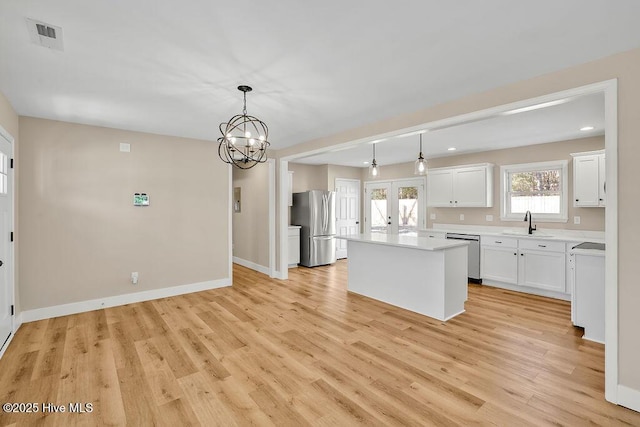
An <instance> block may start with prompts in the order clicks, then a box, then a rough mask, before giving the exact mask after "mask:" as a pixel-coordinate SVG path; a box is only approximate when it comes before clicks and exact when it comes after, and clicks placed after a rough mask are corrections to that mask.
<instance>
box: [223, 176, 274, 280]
mask: <svg viewBox="0 0 640 427" xmlns="http://www.w3.org/2000/svg"><path fill="white" fill-rule="evenodd" d="M233 187H234V188H236V187H240V189H241V202H242V203H241V212H234V213H233V215H232V220H233V256H234V257H238V258H241V259H243V260H246V261H250V262H253V263H255V264H258V265H261V266H263V267H265V268H268V267H269V166H268V165H267V164H261V165H256V166H254V167H253V168H251V169H246V170H245V169H238V168H233Z"/></svg>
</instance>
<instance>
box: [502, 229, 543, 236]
mask: <svg viewBox="0 0 640 427" xmlns="http://www.w3.org/2000/svg"><path fill="white" fill-rule="evenodd" d="M502 234H504V235H506V236H521V237H552V236H551V234H548V233H542V232H540V231H534V232H533V234H529V233H527V230H504V231H503V232H502Z"/></svg>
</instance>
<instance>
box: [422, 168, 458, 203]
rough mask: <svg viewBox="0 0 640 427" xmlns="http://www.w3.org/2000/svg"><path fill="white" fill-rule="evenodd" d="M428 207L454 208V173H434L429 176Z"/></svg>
mask: <svg viewBox="0 0 640 427" xmlns="http://www.w3.org/2000/svg"><path fill="white" fill-rule="evenodd" d="M427 206H440V207H443V206H453V171H452V170H444V171H433V172H431V171H430V172H429V174H428V175H427Z"/></svg>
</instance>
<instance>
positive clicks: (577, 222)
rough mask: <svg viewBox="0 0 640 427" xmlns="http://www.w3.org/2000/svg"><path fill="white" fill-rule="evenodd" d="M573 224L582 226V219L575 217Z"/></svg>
mask: <svg viewBox="0 0 640 427" xmlns="http://www.w3.org/2000/svg"><path fill="white" fill-rule="evenodd" d="M573 223H574V224H575V225H580V217H579V216H574V217H573Z"/></svg>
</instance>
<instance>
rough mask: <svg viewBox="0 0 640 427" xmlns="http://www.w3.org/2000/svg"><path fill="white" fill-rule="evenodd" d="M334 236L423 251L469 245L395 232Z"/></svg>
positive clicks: (458, 241) (457, 241)
mask: <svg viewBox="0 0 640 427" xmlns="http://www.w3.org/2000/svg"><path fill="white" fill-rule="evenodd" d="M336 238H338V239H344V240H347V241H353V242H364V243H373V244H376V245H386V246H396V247H401V248H411V249H420V250H423V251H440V250H443V249H449V248H455V247H457V246H467V245H469V243H468V242H465V241H463V240H445V239H429V238H427V237H415V236H402V235H397V234H378V233H375V234H371V233H369V234H351V235H347V236H336Z"/></svg>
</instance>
